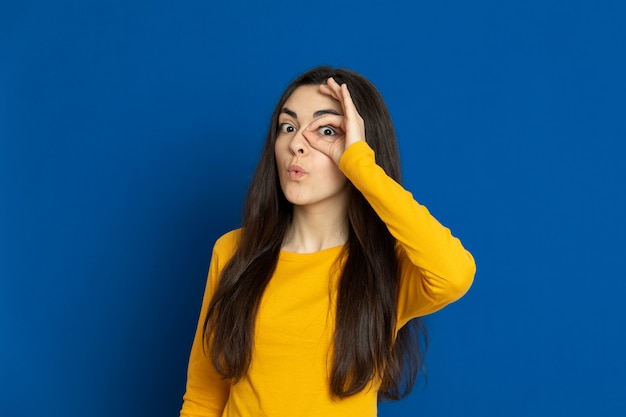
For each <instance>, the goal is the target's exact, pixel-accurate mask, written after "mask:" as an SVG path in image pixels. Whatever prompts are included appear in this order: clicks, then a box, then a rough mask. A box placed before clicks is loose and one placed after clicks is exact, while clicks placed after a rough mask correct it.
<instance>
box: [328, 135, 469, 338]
mask: <svg viewBox="0 0 626 417" xmlns="http://www.w3.org/2000/svg"><path fill="white" fill-rule="evenodd" d="M339 168H340V169H341V170H342V172H343V173H344V174H345V175H346V177H348V179H349V180H350V181H351V182H352V184H353V185H354V186H355V187H356V188H357V189H358V190H359V191H360V192H361V193H362V194H363V196H364V197H365V198H366V199H367V201H368V202H369V203H370V205H371V206H372V208H373V209H374V211H376V213H377V214H378V216H379V217H380V218H381V219H382V220H383V222H384V223H385V224H386V225H387V228H388V230H389V232H390V233H391V234H392V235H393V236H394V237H395V238H396V240H397V246H396V253H397V256H398V259H399V264H400V289H399V294H398V320H399V323H398V324H399V326H402V325H404V324H405V323H406V322H407V321H409V320H410V319H411V318H413V317H418V316H422V315H426V314H430V313H433V312H435V311H437V310H439V309H441V308H443V307H444V306H446V305H447V304H449V303H452V302H454V301H456V300H458V299H459V298H461V297H462V296H463V295H464V294H465V293H466V292H467V291H468V289H469V287H470V286H471V284H472V282H473V279H474V274H475V272H476V265H475V263H474V258H473V257H472V255H471V254H470V253H469V252H468V251H467V250H465V248H464V247H463V245H462V244H461V242H460V241H459V239H457V238H455V237H454V236H452V234H451V233H450V230H449V229H448V228H446V227H444V226H443V225H441V224H440V223H439V222H438V221H437V219H435V218H434V217H433V216H432V215H431V214H430V213H429V211H428V210H427V209H426V207H424V206H422V205H420V204H419V203H418V202H416V201H415V199H414V198H413V196H412V194H411V193H410V192H408V191H406V190H405V189H404V188H403V187H402V186H401V185H400V184H398V183H397V182H396V181H394V180H393V179H392V178H390V177H389V176H388V175H387V174H386V173H385V172H384V170H383V169H382V168H381V167H380V166H378V165H377V164H376V161H375V157H374V152H373V150H372V149H371V148H370V147H369V145H368V144H367V143H366V142H357V143H355V144H353V145H351V146H350V147H349V148H348V149H346V151H345V152H344V154H343V155H342V157H341V160H340V161H339Z"/></svg>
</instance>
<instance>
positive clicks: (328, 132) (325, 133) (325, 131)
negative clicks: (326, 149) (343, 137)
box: [317, 126, 337, 136]
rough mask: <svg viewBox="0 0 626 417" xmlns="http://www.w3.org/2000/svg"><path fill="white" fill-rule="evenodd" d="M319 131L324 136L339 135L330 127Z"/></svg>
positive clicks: (324, 127) (323, 127) (321, 128)
mask: <svg viewBox="0 0 626 417" xmlns="http://www.w3.org/2000/svg"><path fill="white" fill-rule="evenodd" d="M317 131H318V132H319V133H320V134H321V135H322V136H335V135H336V134H337V132H336V131H335V129H333V128H332V127H330V126H322V127H320V128H319V129H317Z"/></svg>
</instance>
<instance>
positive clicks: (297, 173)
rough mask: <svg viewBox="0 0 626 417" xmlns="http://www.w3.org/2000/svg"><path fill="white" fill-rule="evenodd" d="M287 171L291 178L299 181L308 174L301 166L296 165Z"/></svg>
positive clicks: (290, 166)
mask: <svg viewBox="0 0 626 417" xmlns="http://www.w3.org/2000/svg"><path fill="white" fill-rule="evenodd" d="M287 171H288V172H289V178H291V179H292V180H297V179H299V178H302V177H303V176H304V175H306V174H307V172H306V171H305V170H304V169H303V168H302V167H301V166H300V165H295V164H292V165H289V168H288V169H287Z"/></svg>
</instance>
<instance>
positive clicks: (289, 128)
mask: <svg viewBox="0 0 626 417" xmlns="http://www.w3.org/2000/svg"><path fill="white" fill-rule="evenodd" d="M295 131H296V128H295V127H294V126H293V125H292V124H291V123H281V124H279V125H278V132H279V133H293V132H295Z"/></svg>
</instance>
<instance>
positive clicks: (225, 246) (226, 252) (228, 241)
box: [213, 229, 241, 258]
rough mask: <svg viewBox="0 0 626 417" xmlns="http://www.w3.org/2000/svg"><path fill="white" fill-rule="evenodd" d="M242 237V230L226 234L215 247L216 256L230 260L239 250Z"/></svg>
mask: <svg viewBox="0 0 626 417" xmlns="http://www.w3.org/2000/svg"><path fill="white" fill-rule="evenodd" d="M240 237H241V229H235V230H231V231H230V232H228V233H224V234H223V235H222V236H220V237H219V238H218V239H217V240H216V241H215V245H214V246H213V253H214V255H218V256H219V257H220V258H224V257H225V258H230V257H231V256H232V255H233V254H234V253H235V251H236V250H237V246H238V245H239V239H240Z"/></svg>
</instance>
